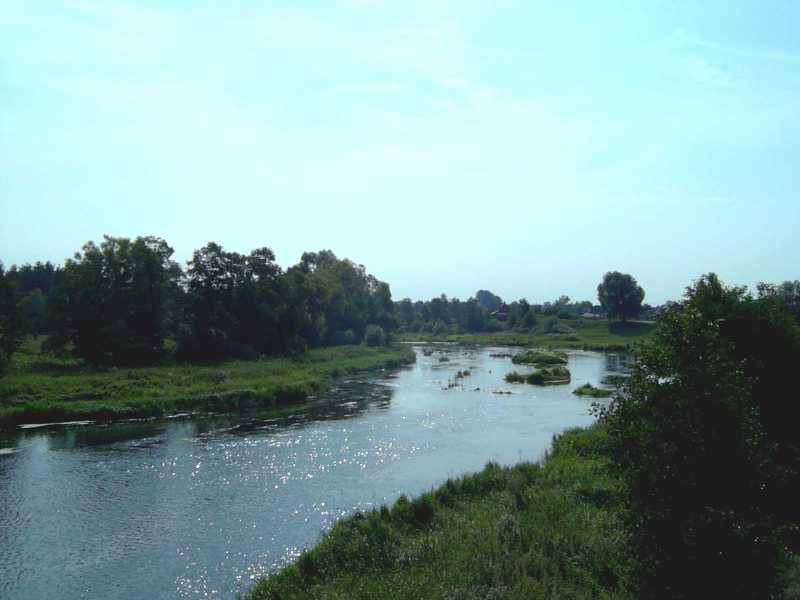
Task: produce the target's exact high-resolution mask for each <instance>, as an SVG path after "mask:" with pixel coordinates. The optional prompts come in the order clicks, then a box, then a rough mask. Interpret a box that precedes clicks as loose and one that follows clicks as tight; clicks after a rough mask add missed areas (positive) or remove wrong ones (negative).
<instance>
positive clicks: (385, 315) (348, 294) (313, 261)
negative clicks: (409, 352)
mask: <svg viewBox="0 0 800 600" xmlns="http://www.w3.org/2000/svg"><path fill="white" fill-rule="evenodd" d="M295 269H296V270H297V271H299V272H300V273H302V274H303V275H304V277H305V284H306V289H307V290H308V293H309V296H308V311H309V313H310V314H311V315H313V320H314V331H313V332H312V333H311V334H310V335H309V338H308V339H309V343H311V344H312V345H318V344H330V343H334V342H335V341H336V340H337V339H339V338H340V337H341V335H342V333H343V332H347V331H351V332H352V333H353V335H354V336H355V337H356V338H357V339H361V338H362V337H363V336H364V333H365V332H366V328H367V325H369V324H376V325H380V326H382V327H385V328H391V326H392V325H393V303H392V295H391V290H390V288H389V285H388V284H387V283H385V282H382V281H380V280H378V279H377V278H375V277H374V276H373V275H370V274H369V273H367V271H366V269H365V268H364V265H358V264H355V263H354V262H352V261H351V260H348V259H339V258H337V256H336V255H335V254H334V253H333V252H331V251H330V250H322V251H320V252H306V253H304V254H303V256H302V257H301V259H300V263H299V264H298V265H297V266H296V267H295Z"/></svg>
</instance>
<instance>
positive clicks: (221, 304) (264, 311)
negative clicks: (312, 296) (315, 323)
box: [180, 242, 300, 359]
mask: <svg viewBox="0 0 800 600" xmlns="http://www.w3.org/2000/svg"><path fill="white" fill-rule="evenodd" d="M187 279H188V295H189V300H188V303H189V306H190V313H191V324H190V327H189V329H190V332H189V334H188V335H187V336H185V337H184V338H183V339H182V340H181V343H180V346H181V348H180V352H181V354H182V355H184V356H188V357H193V358H202V359H220V358H224V357H226V356H233V357H236V358H256V357H257V356H258V355H259V354H273V353H277V352H281V351H285V350H287V343H288V340H289V339H290V338H291V337H292V335H294V334H295V333H296V331H294V328H295V326H300V325H299V323H297V322H296V321H294V320H292V319H294V318H295V317H296V316H297V315H295V314H294V313H292V314H291V315H289V314H286V313H288V312H289V311H288V309H287V307H286V305H285V302H286V300H287V299H291V298H293V297H294V296H293V293H292V294H290V293H289V292H290V290H288V288H287V285H284V284H285V283H286V284H288V283H289V282H288V281H287V282H283V281H282V272H281V268H280V267H279V266H278V265H277V264H276V263H275V254H274V253H273V252H272V250H271V249H269V248H266V247H264V248H258V249H256V250H253V251H252V252H250V254H249V255H244V254H239V253H238V252H226V251H225V250H224V249H223V248H222V246H220V245H219V244H216V243H214V242H209V243H208V244H206V245H205V246H203V247H202V248H200V249H199V250H196V251H195V252H194V254H193V255H192V260H191V261H189V265H188V269H187ZM294 291H295V290H292V292H294ZM284 316H287V317H290V318H289V319H287V320H284ZM287 325H292V327H289V329H290V330H289V331H287V327H286V326H287Z"/></svg>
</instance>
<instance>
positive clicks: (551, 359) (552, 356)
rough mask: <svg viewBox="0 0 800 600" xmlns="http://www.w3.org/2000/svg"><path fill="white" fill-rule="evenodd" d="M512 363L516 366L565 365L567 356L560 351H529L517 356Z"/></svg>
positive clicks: (512, 359)
mask: <svg viewBox="0 0 800 600" xmlns="http://www.w3.org/2000/svg"><path fill="white" fill-rule="evenodd" d="M511 362H513V363H514V364H515V365H565V364H567V355H566V354H564V353H563V352H558V351H548V350H527V351H525V352H520V353H519V354H515V355H514V356H513V357H512V358H511Z"/></svg>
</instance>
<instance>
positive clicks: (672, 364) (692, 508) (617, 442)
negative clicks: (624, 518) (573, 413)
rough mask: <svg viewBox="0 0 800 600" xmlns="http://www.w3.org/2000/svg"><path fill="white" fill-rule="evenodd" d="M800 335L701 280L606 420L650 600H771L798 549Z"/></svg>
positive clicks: (763, 303)
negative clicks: (784, 565)
mask: <svg viewBox="0 0 800 600" xmlns="http://www.w3.org/2000/svg"><path fill="white" fill-rule="evenodd" d="M798 363H800V331H798V327H797V324H796V322H795V321H794V319H793V318H792V317H791V315H790V314H789V312H788V310H787V308H786V305H785V304H784V303H783V302H781V301H779V300H777V299H775V298H773V297H762V298H759V299H753V298H752V297H751V296H750V295H749V294H748V293H747V292H746V290H745V289H744V288H735V287H734V288H729V287H725V286H724V285H723V284H722V283H721V282H720V281H719V279H718V278H717V277H716V276H715V275H713V274H712V275H707V276H704V277H703V278H701V279H700V280H699V281H698V282H697V283H696V285H694V286H693V287H691V288H689V289H688V290H687V293H686V299H685V301H684V302H682V303H681V304H679V305H676V306H674V307H672V308H671V309H669V310H668V311H667V312H666V314H665V315H663V316H662V318H661V319H660V321H659V324H658V327H657V330H656V332H655V335H654V337H653V338H652V340H651V341H648V342H647V343H645V344H644V346H643V347H642V349H641V352H640V355H639V361H638V364H637V366H636V368H635V372H634V374H633V377H632V379H631V382H630V384H629V387H628V388H627V390H626V391H625V392H624V393H622V394H620V395H619V396H618V397H617V398H616V400H615V401H614V402H613V403H612V404H611V405H610V407H609V408H608V409H607V410H606V411H605V413H604V415H603V420H604V422H605V424H606V427H607V428H608V433H609V440H610V449H611V452H612V456H613V461H614V464H615V465H616V467H617V468H618V469H619V471H620V473H621V474H622V475H623V478H624V481H625V482H626V488H627V494H628V499H629V508H630V511H629V517H630V518H629V525H630V532H631V544H632V549H633V554H634V556H635V557H636V558H637V561H638V574H639V582H640V584H641V590H640V592H641V594H640V595H641V597H643V598H711V597H714V598H752V599H755V598H769V597H772V596H771V593H772V591H773V588H774V586H775V582H776V573H777V570H778V567H779V566H780V563H781V561H782V560H783V559H784V558H785V556H786V552H787V550H790V549H794V550H795V551H796V550H797V548H798V546H799V545H800V528H798V525H797V524H798V523H800V436H798V435H797V429H796V427H797V423H798V419H800V403H798V398H797V386H796V382H795V372H794V370H795V369H796V366H797V364H798Z"/></svg>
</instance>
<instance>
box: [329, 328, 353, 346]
mask: <svg viewBox="0 0 800 600" xmlns="http://www.w3.org/2000/svg"><path fill="white" fill-rule="evenodd" d="M357 343H358V336H356V332H355V331H353V330H352V329H347V330H345V331H342V330H339V331H335V332H334V333H333V345H334V346H352V345H354V344H357Z"/></svg>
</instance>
